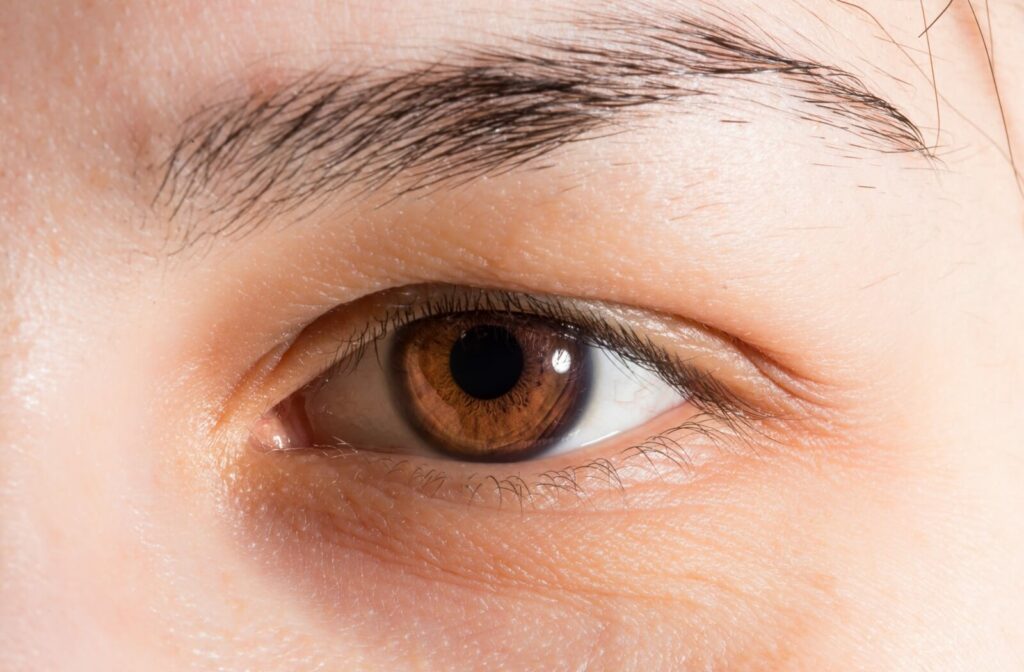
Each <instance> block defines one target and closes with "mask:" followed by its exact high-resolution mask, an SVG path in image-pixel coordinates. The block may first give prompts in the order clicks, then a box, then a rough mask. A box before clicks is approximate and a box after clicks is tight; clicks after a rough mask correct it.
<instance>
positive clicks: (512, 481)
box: [240, 404, 746, 510]
mask: <svg viewBox="0 0 1024 672" xmlns="http://www.w3.org/2000/svg"><path fill="white" fill-rule="evenodd" d="M714 424H715V423H714V422H713V420H712V419H710V418H706V417H702V415H701V413H700V412H699V411H698V410H697V409H695V408H693V407H692V406H690V405H689V404H685V405H683V406H681V407H677V408H675V409H673V410H671V411H668V412H666V413H663V414H662V415H661V416H659V417H658V418H655V419H654V420H653V421H651V422H649V423H645V425H644V426H643V427H640V428H636V429H634V430H633V431H631V432H629V433H626V434H624V435H620V436H617V437H614V438H613V439H610V440H608V441H603V442H600V443H599V444H597V445H595V446H593V447H590V448H586V449H582V450H579V451H575V452H569V453H562V454H559V455H556V456H554V457H550V458H544V459H538V460H537V461H536V462H526V463H508V464H473V463H464V462H458V461H454V460H448V459H443V458H442V459H438V458H430V457H419V456H410V455H402V454H388V453H371V452H368V451H362V450H358V449H346V448H333V447H332V448H301V447H300V448H294V449H287V448H285V449H270V450H266V449H260V450H250V451H245V452H246V453H248V454H247V455H246V456H244V457H242V458H240V462H241V463H244V464H245V465H246V466H245V467H244V468H245V469H246V470H251V469H253V468H257V470H262V469H263V468H271V469H272V470H274V471H278V472H281V473H290V474H291V478H292V479H293V480H294V482H293V483H292V484H291V485H290V486H289V488H288V489H289V490H296V491H306V492H309V493H324V496H325V501H324V502H322V503H321V505H320V507H321V508H322V509H324V510H329V509H331V508H332V507H334V506H335V505H336V504H337V503H336V502H335V501H334V495H333V494H332V493H331V492H330V491H329V490H327V491H325V484H340V483H342V482H350V483H362V484H363V485H365V486H368V487H372V488H374V489H375V490H380V491H385V492H388V493H389V494H390V496H392V497H394V498H396V499H406V498H412V499H428V500H433V501H437V502H441V503H447V504H451V505H458V506H471V507H474V508H477V507H482V508H485V509H488V508H493V509H502V508H506V507H512V508H516V509H521V508H530V509H536V510H544V509H565V508H570V509H571V508H575V507H578V506H580V505H584V506H587V507H593V506H595V503H596V502H598V501H601V502H603V503H602V504H601V506H610V507H612V508H623V507H624V506H628V499H629V496H630V493H631V492H633V491H636V490H637V489H643V488H644V487H645V486H647V485H650V484H652V483H657V484H658V485H659V486H665V485H668V484H672V483H674V484H679V483H686V482H690V481H692V480H694V479H695V478H701V477H702V476H703V472H704V471H705V470H706V469H707V467H708V466H709V465H712V464H714V463H715V462H716V461H718V460H720V459H721V458H722V457H723V456H729V457H736V456H737V455H739V454H740V453H741V452H742V450H743V447H742V445H741V444H744V442H746V439H743V438H741V437H738V436H735V435H733V434H730V432H731V431H732V430H730V429H729V428H726V427H716V426H714Z"/></svg>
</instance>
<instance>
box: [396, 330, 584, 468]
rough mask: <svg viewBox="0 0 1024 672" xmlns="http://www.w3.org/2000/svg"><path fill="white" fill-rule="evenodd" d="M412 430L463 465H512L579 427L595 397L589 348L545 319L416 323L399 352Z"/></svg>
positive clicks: (402, 397)
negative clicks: (589, 398)
mask: <svg viewBox="0 0 1024 672" xmlns="http://www.w3.org/2000/svg"><path fill="white" fill-rule="evenodd" d="M392 362H393V363H394V365H393V367H392V371H391V375H392V381H391V387H392V390H393V392H394V394H395V397H396V399H397V402H398V405H399V408H400V410H401V411H402V413H403V414H404V415H405V416H406V417H407V419H408V420H409V422H410V424H411V425H412V426H413V427H414V428H415V429H416V431H417V432H419V433H420V434H421V435H422V436H423V438H424V439H425V440H426V441H428V442H429V443H430V444H431V445H432V446H433V447H434V448H436V449H437V450H439V451H441V452H444V453H447V454H448V455H450V456H452V457H456V458H458V459H461V460H477V461H491V462H511V461H516V460H521V459H525V458H527V457H530V456H533V455H536V454H537V453H540V452H543V451H544V450H545V449H546V448H548V447H550V446H551V445H552V444H553V443H554V442H555V441H557V440H558V439H559V438H560V437H561V436H563V435H564V434H565V432H566V431H567V430H568V429H570V428H571V427H572V425H573V424H574V422H575V420H576V419H577V417H578V415H579V411H580V409H581V408H582V406H583V404H584V401H585V397H586V393H587V390H588V388H589V384H588V383H589V380H588V379H589V371H590V365H589V362H588V360H587V348H586V347H585V346H584V345H583V344H582V343H580V341H579V340H578V339H577V338H576V337H574V336H573V334H572V333H570V332H567V331H566V330H565V329H564V328H562V327H561V326H560V325H558V324H557V323H554V322H552V321H551V320H547V319H544V318H540V317H534V316H529V315H519V314H507V313H497V312H486V311H475V312H468V313H457V314H453V315H445V316H440V317H432V318H424V319H420V320H416V321H415V322H412V323H410V324H408V325H406V326H404V327H402V328H401V329H400V330H399V331H398V333H397V334H396V338H395V345H394V350H393V352H392Z"/></svg>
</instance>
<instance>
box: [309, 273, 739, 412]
mask: <svg viewBox="0 0 1024 672" xmlns="http://www.w3.org/2000/svg"><path fill="white" fill-rule="evenodd" d="M475 311H487V312H504V313H517V314H526V315H531V316H536V317H540V318H545V319H548V320H551V321H553V322H555V323H556V324H558V325H559V326H560V328H562V329H565V331H566V332H568V333H571V334H572V335H573V336H575V337H576V338H578V339H580V340H581V341H583V342H584V343H586V344H587V345H591V346H598V347H601V348H605V349H607V350H610V351H611V352H613V353H615V355H616V356H618V357H620V358H621V359H622V360H623V361H626V362H629V363H630V364H634V365H636V366H639V367H641V368H644V369H646V370H648V371H651V372H653V373H655V374H657V375H658V376H659V377H661V379H662V380H664V381H665V382H666V383H667V384H669V385H671V386H672V387H673V388H674V389H676V390H677V391H678V392H679V393H680V394H682V395H685V396H686V397H687V398H688V399H689V401H690V402H691V403H693V404H694V406H696V407H697V408H698V410H699V411H701V412H702V413H705V414H707V415H708V416H710V417H713V418H714V419H716V420H719V421H722V422H725V423H726V424H727V425H729V427H730V429H733V430H741V429H749V428H751V427H752V425H753V423H752V422H751V421H752V419H753V417H755V416H757V415H759V414H758V413H757V410H756V409H755V408H754V407H752V406H751V405H750V404H747V403H745V402H744V401H743V400H742V399H740V398H739V397H738V396H736V395H735V394H734V393H732V391H731V390H729V389H728V388H727V387H725V386H724V385H722V384H721V383H720V382H719V381H718V380H716V379H715V378H714V377H713V376H711V375H710V374H708V373H706V372H704V371H702V370H700V369H698V368H697V367H695V366H693V365H692V364H689V363H687V362H686V361H684V360H683V359H681V358H680V357H679V356H678V355H675V354H673V353H670V352H668V351H667V350H665V349H664V348H662V347H660V346H659V345H657V344H656V343H654V342H653V341H652V340H651V339H650V338H649V337H646V336H644V335H643V334H641V333H639V332H638V331H636V330H635V329H634V328H633V327H632V326H630V325H629V324H626V323H623V322H620V321H616V320H611V319H609V318H608V317H607V316H605V315H602V314H601V313H600V312H599V311H598V310H597V309H596V308H592V307H585V306H580V305H578V304H574V303H573V302H572V301H571V300H565V299H562V298H561V297H557V296H551V295H546V296H544V297H540V296H535V295H531V294H526V293H522V292H511V291H507V290H489V289H482V288H471V289H467V288H457V289H456V288H448V289H447V290H446V288H438V289H437V290H436V291H435V292H433V293H432V294H431V295H429V296H428V297H427V298H426V299H424V300H420V301H414V302H412V303H409V304H398V305H394V306H391V307H389V308H388V309H387V310H386V311H384V313H383V314H382V315H381V316H379V317H378V318H377V319H376V320H375V321H374V322H373V323H367V324H366V325H365V326H364V327H363V328H362V329H360V330H357V331H356V332H354V333H353V335H352V336H350V337H349V338H347V339H343V340H341V341H340V343H339V345H338V348H337V349H336V350H335V352H334V355H333V356H332V359H331V362H330V364H328V366H327V367H326V368H325V369H324V370H323V371H322V372H321V373H320V374H319V376H318V378H320V379H322V380H323V381H324V382H326V381H327V380H329V379H330V378H331V377H333V376H335V375H338V374H342V373H344V371H345V370H346V369H347V368H354V367H355V366H356V365H357V364H358V363H359V362H360V361H361V358H362V357H363V356H364V355H365V354H366V351H367V350H368V349H369V348H370V347H373V349H374V355H375V357H376V358H377V361H378V362H380V361H381V355H380V352H379V350H378V349H377V348H378V346H379V344H380V342H381V340H382V339H383V338H384V336H386V335H388V334H389V333H391V332H393V331H395V330H397V329H400V328H401V327H403V326H405V325H407V324H409V323H410V322H413V321H415V320H418V319H423V318H429V317H438V316H443V315H448V314H454V313H465V312H475Z"/></svg>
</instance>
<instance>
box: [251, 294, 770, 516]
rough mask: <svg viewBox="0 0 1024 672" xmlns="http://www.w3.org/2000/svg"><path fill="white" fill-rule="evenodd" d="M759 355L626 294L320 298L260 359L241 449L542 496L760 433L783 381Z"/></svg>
mask: <svg viewBox="0 0 1024 672" xmlns="http://www.w3.org/2000/svg"><path fill="white" fill-rule="evenodd" d="M764 370H765V367H761V366H758V365H757V364H756V363H755V362H753V361H751V359H750V353H749V352H745V351H744V348H742V347H741V345H740V344H738V343H736V342H735V339H730V338H728V337H726V336H723V335H721V334H717V333H715V332H714V331H713V330H711V329H708V328H707V327H703V326H701V325H694V324H691V323H688V322H686V321H684V320H680V319H678V318H671V317H667V316H663V315H657V314H654V313H651V312H649V311H644V310H641V309H638V308H630V307H624V306H615V305H608V304H603V303H600V302H593V301H581V300H575V299H571V298H566V297H555V296H547V295H529V294H521V293H515V292H507V291H499V290H486V289H478V288H466V287H453V286H444V285H441V286H434V285H427V286H413V287H405V288H399V289H395V290H388V291H385V292H381V293H378V294H375V295H370V296H367V297H364V298H362V299H359V300H357V301H354V302H352V303H350V304H347V305H344V306H340V307H339V308H337V309H335V310H334V311H331V313H329V314H327V315H325V316H324V317H322V318H320V319H319V320H317V322H315V323H314V324H312V325H310V327H308V328H307V329H306V330H305V331H304V332H303V334H301V335H300V336H299V337H298V338H297V339H296V340H295V341H294V342H292V343H291V344H290V346H289V348H288V350H287V352H285V353H284V354H283V355H282V356H281V357H280V358H279V359H278V360H276V361H275V363H274V365H273V366H272V367H268V370H267V371H265V372H264V373H263V374H261V376H260V377H259V378H260V379H259V382H258V386H263V388H264V393H263V396H264V398H265V400H266V406H265V408H266V409H267V410H265V411H264V412H263V413H262V415H261V417H260V419H259V420H258V421H257V422H256V423H255V425H254V427H253V429H252V432H251V434H250V438H249V442H248V444H249V449H250V450H249V452H251V453H253V454H254V455H262V456H263V458H260V459H269V460H276V461H279V464H278V466H279V467H280V468H282V469H285V470H288V469H295V470H296V473H299V472H302V473H303V474H305V476H306V477H310V474H311V473H314V472H315V473H317V474H321V476H322V475H323V474H324V473H326V474H328V477H329V479H331V480H334V479H338V478H354V479H358V480H360V481H361V482H370V483H372V484H373V485H374V487H378V486H379V487H385V486H386V487H399V488H403V489H407V490H409V491H412V492H418V493H419V494H421V495H422V494H426V495H429V496H432V497H440V498H444V499H449V500H454V501H459V502H480V501H492V500H494V499H495V496H496V497H497V501H505V500H506V499H507V498H508V495H510V494H511V495H515V496H517V497H518V498H519V499H520V500H522V499H523V498H526V499H528V500H529V502H528V503H529V504H531V505H541V504H552V505H557V503H558V502H560V501H562V500H563V499H564V496H565V495H566V494H569V495H572V496H577V497H578V496H580V495H581V494H586V493H588V492H589V491H590V490H591V489H593V488H595V487H596V488H603V489H607V488H608V487H609V486H611V487H612V488H613V489H618V490H625V489H627V488H628V486H629V484H631V483H641V482H643V481H644V480H649V479H651V478H659V479H663V478H665V477H666V476H667V475H668V474H669V473H672V474H673V477H675V478H680V477H682V478H690V477H693V476H694V475H697V474H699V471H700V469H701V468H702V465H703V464H705V463H707V462H709V461H712V460H714V458H715V455H716V454H735V453H738V452H739V451H741V450H746V449H749V447H750V445H751V443H752V442H754V441H761V440H765V437H767V436H768V434H769V431H770V430H769V429H768V425H769V424H770V423H771V419H772V418H773V416H775V415H776V414H777V413H778V410H779V409H780V408H784V407H785V403H783V400H781V399H779V398H778V397H779V396H781V395H784V394H785V392H784V391H783V390H782V388H781V387H779V386H777V385H775V384H774V382H773V381H771V380H770V379H769V378H768V376H767V375H766V374H765V373H764ZM268 386H269V388H270V390H271V391H269V392H268V391H266V390H267V388H268ZM289 465H291V466H289ZM321 476H314V477H313V478H320V477H321ZM520 503H522V502H520Z"/></svg>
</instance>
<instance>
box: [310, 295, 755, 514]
mask: <svg viewBox="0 0 1024 672" xmlns="http://www.w3.org/2000/svg"><path fill="white" fill-rule="evenodd" d="M375 300H379V299H375ZM478 311H486V312H497V313H503V314H509V315H529V316H531V317H540V318H543V319H546V320H549V321H550V322H551V323H552V324H553V325H555V326H556V327H557V328H559V329H561V330H563V331H564V333H565V334H566V335H569V336H571V337H573V338H575V339H577V340H579V341H581V342H583V343H585V344H586V345H588V346H596V347H599V348H602V349H605V350H608V351H610V352H611V353H613V354H614V355H615V356H617V357H618V358H621V359H622V360H623V361H624V362H627V363H629V364H632V365H635V366H637V367H639V368H642V369H645V370H647V371H650V372H653V373H655V374H656V375H658V376H659V377H660V378H661V379H662V380H664V381H665V382H666V383H667V384H669V385H670V386H672V387H673V388H674V389H676V390H677V391H678V392H679V393H680V394H681V395H682V396H684V397H685V398H687V399H688V401H689V402H690V403H692V404H693V405H694V406H695V407H696V408H697V411H698V413H697V414H696V416H694V417H692V418H690V419H689V420H688V421H687V422H685V423H683V424H681V425H679V426H675V427H672V428H669V429H667V430H665V431H663V432H661V433H659V434H657V435H654V436H651V437H649V438H647V439H646V440H645V441H643V442H641V443H639V444H635V445H630V446H627V447H625V448H623V449H622V450H620V451H619V452H618V454H616V455H615V456H612V458H611V459H609V458H608V457H600V458H596V459H591V460H589V461H587V462H584V463H582V464H579V465H573V466H567V467H562V468H560V469H557V470H547V471H543V472H539V473H536V474H534V475H532V476H531V477H530V480H526V479H524V478H523V477H522V476H520V475H518V474H513V475H507V474H502V472H500V471H496V472H492V473H474V474H472V475H471V476H470V477H469V478H466V477H460V483H459V484H458V485H457V486H454V487H456V489H457V490H458V491H459V492H460V493H461V495H462V496H463V497H464V498H465V500H466V503H468V504H473V503H477V502H479V501H483V500H490V499H496V500H497V502H498V506H502V505H504V503H505V501H506V500H511V501H515V502H518V505H519V506H520V507H522V508H526V507H532V506H538V505H540V503H541V502H542V501H543V500H545V499H546V498H550V497H553V496H554V497H561V496H564V495H572V496H575V497H576V498H578V499H580V500H585V499H586V498H587V497H588V495H589V494H590V493H591V492H592V491H593V486H595V485H599V486H600V487H602V488H605V489H607V488H612V489H618V490H622V491H624V490H625V488H624V485H623V484H624V483H625V482H626V481H627V480H628V476H627V475H625V474H623V473H622V470H623V469H624V468H626V467H628V468H629V469H630V470H631V471H632V470H635V469H636V468H640V469H645V470H648V475H649V473H654V474H655V475H656V476H657V477H659V478H660V477H662V476H663V475H664V474H665V469H664V468H663V467H664V466H666V465H667V466H668V467H671V468H672V469H673V470H674V471H675V472H676V473H679V474H683V475H684V476H692V475H693V474H694V473H695V466H696V463H697V462H698V461H699V460H698V458H697V456H695V455H694V454H693V445H692V444H693V443H694V438H695V437H700V438H703V439H705V440H707V444H706V445H711V446H714V447H715V448H717V449H728V448H730V447H734V446H736V445H737V439H739V443H741V444H744V445H753V441H752V440H751V432H755V431H758V430H757V429H756V427H757V424H758V423H756V422H755V420H757V419H758V418H759V417H761V416H763V413H760V412H759V411H758V410H757V409H755V408H753V407H752V406H751V405H749V404H747V403H745V402H744V401H743V400H742V399H741V398H739V397H738V396H737V395H736V394H734V393H733V392H732V391H731V390H729V389H728V388H727V387H726V386H724V385H723V384H722V383H720V382H719V381H718V380H717V379H716V378H715V377H714V376H712V375H711V374H709V373H707V372H705V371H702V370H701V369H699V368H698V367H697V366H695V365H694V364H692V363H690V362H688V361H686V360H684V359H683V358H681V357H679V356H678V355H676V354H674V353H672V352H670V351H668V350H666V349H665V348H663V347H661V346H659V345H658V344H657V343H655V342H654V341H653V340H652V339H651V338H650V337H648V336H646V335H645V334H643V333H641V332H640V331H638V330H637V329H636V328H634V327H633V326H632V325H631V324H629V323H627V322H625V321H622V320H620V319H617V318H616V317H614V315H613V314H612V313H611V312H610V311H607V310H604V311H602V310H601V309H600V307H599V306H594V305H592V304H587V303H585V302H580V301H575V300H572V299H564V298H560V297H556V296H546V295H545V296H541V295H531V294H526V293H520V292H511V291H505V290H488V289H480V288H472V289H467V288H457V287H450V286H430V287H422V286H421V287H410V288H406V290H400V291H397V292H395V300H393V301H391V302H390V303H387V304H385V305H381V306H374V309H373V310H371V311H370V313H371V317H369V318H367V319H365V320H362V321H361V323H360V324H359V325H358V326H357V327H356V328H354V329H352V330H350V332H349V334H348V335H347V336H343V337H341V338H339V339H338V340H337V346H336V348H335V350H334V353H333V355H332V356H331V358H330V362H329V364H328V365H327V367H325V369H324V370H323V371H322V372H321V373H320V374H319V375H318V376H317V379H318V380H320V381H322V382H321V384H327V382H328V381H329V380H330V379H331V378H333V377H335V376H342V375H345V374H346V373H347V372H349V371H351V370H354V369H355V367H357V366H358V364H359V363H360V361H361V360H362V358H363V357H365V356H367V355H368V354H370V353H371V352H372V353H373V355H374V356H375V357H376V358H377V361H378V363H381V362H382V356H381V352H380V350H379V346H380V343H381V342H382V340H383V339H384V337H385V336H387V335H389V334H390V333H392V332H394V331H396V330H398V329H400V328H402V327H403V326H405V325H407V324H409V323H411V322H413V321H416V320H419V319H425V318H434V317H440V316H445V315H451V314H458V313H468V312H478ZM684 433H685V434H686V436H687V437H688V439H687V440H686V441H685V444H684V442H683V440H681V439H680V438H677V437H679V435H681V434H684ZM309 450H311V451H315V452H317V453H319V454H320V455H322V456H326V457H331V458H343V457H357V458H359V459H362V460H365V461H366V462H367V463H368V464H372V465H374V466H376V467H380V468H382V469H384V471H385V473H386V474H387V476H388V477H390V478H395V477H401V478H402V479H403V480H404V481H405V484H406V485H407V486H409V487H412V488H414V489H415V490H417V491H419V492H421V493H423V494H425V495H427V496H436V495H438V493H439V492H440V491H441V490H442V488H448V489H449V491H450V490H451V487H453V486H452V481H454V480H455V479H451V478H450V476H449V474H447V473H445V472H444V471H442V470H441V469H438V468H437V467H436V466H434V465H429V466H425V465H423V464H420V463H418V462H417V461H415V460H411V459H409V458H406V457H402V456H396V455H394V454H385V453H372V452H370V451H361V450H356V449H354V448H352V447H350V446H346V445H345V444H344V443H343V442H339V443H338V444H337V445H320V446H311V447H310V448H309Z"/></svg>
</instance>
